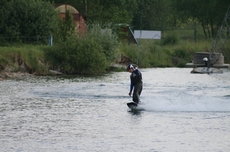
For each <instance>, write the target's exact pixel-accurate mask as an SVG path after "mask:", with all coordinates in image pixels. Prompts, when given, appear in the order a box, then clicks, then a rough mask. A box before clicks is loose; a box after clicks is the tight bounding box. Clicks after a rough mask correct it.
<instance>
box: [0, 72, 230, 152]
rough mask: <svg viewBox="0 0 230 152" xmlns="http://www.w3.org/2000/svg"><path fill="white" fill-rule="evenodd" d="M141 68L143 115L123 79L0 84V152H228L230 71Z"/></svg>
mask: <svg viewBox="0 0 230 152" xmlns="http://www.w3.org/2000/svg"><path fill="white" fill-rule="evenodd" d="M191 70H192V69H190V68H183V69H180V68H154V69H141V71H142V74H143V79H144V80H143V82H144V88H143V92H142V95H141V101H142V103H143V105H141V107H142V108H143V109H144V110H142V111H135V112H132V111H130V110H129V109H128V108H127V106H126V103H127V102H130V101H131V98H130V97H129V96H128V92H129V73H127V72H118V73H111V74H107V75H104V76H98V77H32V78H27V79H24V80H4V81H0V151H1V152H11V151H12V152H40V151H42V152H46V151H47V152H48V151H49V152H50V151H51V152H53V151H55V152H75V151H78V152H85V151H98V152H107V151H119V152H121V151H124V152H129V151H130V152H131V151H132V152H139V151H144V152H178V151H180V152H185V151H188V152H198V151H199V152H201V151H202V152H220V151H222V152H228V151H230V143H229V141H230V127H229V126H230V70H229V69H223V70H224V73H223V74H210V75H207V74H190V71H191Z"/></svg>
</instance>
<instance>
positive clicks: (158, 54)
mask: <svg viewBox="0 0 230 152" xmlns="http://www.w3.org/2000/svg"><path fill="white" fill-rule="evenodd" d="M93 44H94V43H93ZM212 45H213V40H206V41H200V42H192V41H183V40H181V41H178V42H176V43H167V44H162V41H159V40H154V41H140V42H139V44H138V45H136V44H127V43H119V45H118V46H117V48H116V51H117V52H116V54H123V55H125V56H127V57H128V58H129V62H130V63H131V62H132V63H135V64H138V66H139V67H142V68H149V67H185V64H186V63H188V62H190V61H191V60H192V59H193V56H194V53H195V52H209V51H210V49H211V47H212ZM86 46H87V47H88V48H86V49H88V50H90V48H89V47H91V46H88V45H86ZM53 48H55V47H50V46H36V45H20V46H19V45H18V46H17V45H16V46H11V47H0V70H1V72H2V71H7V72H28V73H30V74H35V75H48V74H50V71H49V70H51V69H52V70H56V71H60V69H59V66H58V65H57V63H55V65H53V63H54V62H53V56H52V54H50V53H48V54H49V55H48V56H47V51H50V50H52V51H51V53H52V52H53V51H55V50H53ZM83 48H84V46H83ZM99 48H100V47H99ZM229 50H230V47H229V45H227V46H226V51H225V52H226V53H229V52H230V51H229ZM62 51H63V53H64V52H65V50H62ZM83 52H84V51H83ZM229 54H230V53H229ZM229 54H227V55H225V54H224V56H225V63H230V60H229ZM55 55H57V54H55ZM75 55H77V54H75V53H73V54H72V56H71V60H74V59H75ZM87 55H89V56H90V52H89V54H87ZM61 56H62V54H60V57H61ZM93 57H95V58H97V56H94V55H92V56H91V58H89V61H90V60H91V61H92V60H93ZM67 58H68V56H67ZM82 58H84V56H82ZM60 59H61V58H60ZM77 60H79V56H78V57H77V56H76V61H77ZM115 60H120V55H118V56H117V58H116V59H115ZM84 61H85V60H84V59H83V60H81V62H82V63H81V64H80V65H87V64H86V63H84ZM95 61H97V60H95ZM103 61H104V60H103ZM86 62H88V61H87V60H86ZM58 63H61V62H60V61H59V62H58ZM75 63H76V64H77V62H74V63H73V65H72V66H74V64H75ZM108 69H109V68H108V66H104V71H106V70H108ZM90 70H91V69H90ZM93 72H95V70H94V71H93ZM99 72H103V71H102V70H101V69H100V71H99ZM65 73H70V72H68V71H66V70H65ZM89 73H90V71H89Z"/></svg>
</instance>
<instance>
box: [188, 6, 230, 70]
mask: <svg viewBox="0 0 230 152" xmlns="http://www.w3.org/2000/svg"><path fill="white" fill-rule="evenodd" d="M228 20H230V6H229V8H228V10H227V13H226V15H225V17H224V20H223V22H222V25H221V27H220V29H219V31H218V34H217V37H216V40H215V42H214V44H213V46H212V49H211V50H210V52H197V53H195V55H194V59H193V62H192V63H187V64H186V66H187V67H189V66H190V67H193V71H192V72H191V73H222V70H220V69H218V68H229V67H230V66H229V64H224V56H223V54H222V52H223V50H225V48H224V46H225V43H226V42H227V39H228V36H229V35H230V30H229V29H230V26H229V24H228V23H227V21H228ZM204 58H207V60H206V61H204V60H203V59H204ZM201 67H203V68H201Z"/></svg>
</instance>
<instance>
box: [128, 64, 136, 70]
mask: <svg viewBox="0 0 230 152" xmlns="http://www.w3.org/2000/svg"><path fill="white" fill-rule="evenodd" d="M131 68H134V66H133V65H132V64H130V65H128V66H127V68H126V70H127V71H129V69H131Z"/></svg>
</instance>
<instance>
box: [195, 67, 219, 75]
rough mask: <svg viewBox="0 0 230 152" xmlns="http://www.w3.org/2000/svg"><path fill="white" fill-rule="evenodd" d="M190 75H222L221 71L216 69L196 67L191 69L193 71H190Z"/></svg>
mask: <svg viewBox="0 0 230 152" xmlns="http://www.w3.org/2000/svg"><path fill="white" fill-rule="evenodd" d="M191 73H198V74H211V73H217V74H218V73H219V74H221V73H223V71H222V70H220V69H218V68H208V67H197V68H193V70H192V71H191Z"/></svg>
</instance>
